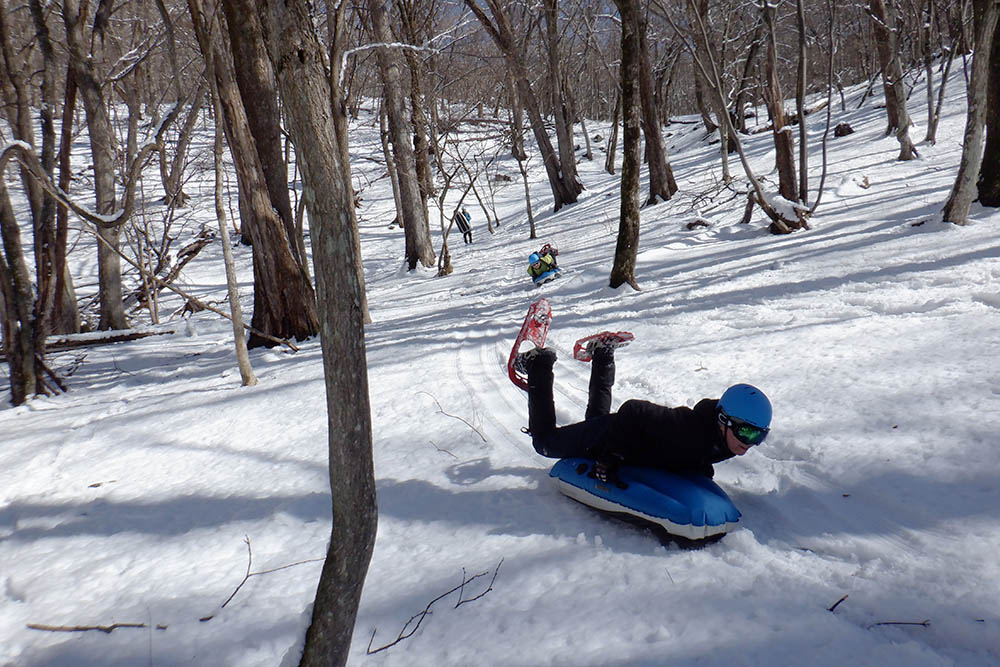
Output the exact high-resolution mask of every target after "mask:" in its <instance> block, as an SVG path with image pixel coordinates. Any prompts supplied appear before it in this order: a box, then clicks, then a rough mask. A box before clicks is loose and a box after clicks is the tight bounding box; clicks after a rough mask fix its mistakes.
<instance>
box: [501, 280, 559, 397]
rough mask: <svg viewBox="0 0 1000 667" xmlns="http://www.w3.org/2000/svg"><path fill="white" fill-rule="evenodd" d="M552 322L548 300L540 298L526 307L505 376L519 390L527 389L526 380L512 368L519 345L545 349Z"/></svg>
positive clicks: (525, 377) (523, 375) (524, 376)
mask: <svg viewBox="0 0 1000 667" xmlns="http://www.w3.org/2000/svg"><path fill="white" fill-rule="evenodd" d="M551 321H552V307H551V306H550V305H549V300H548V299H546V298H544V297H543V298H541V299H539V300H538V301H535V302H534V303H533V304H531V306H529V307H528V314H527V315H525V317H524V323H523V324H522V325H521V331H520V332H519V333H518V334H517V338H516V339H515V340H514V347H513V348H511V351H510V357H509V358H508V359H507V375H509V376H510V381H511V382H513V383H514V384H515V385H517V386H518V387H520V388H521V389H525V390H526V389H527V388H528V378H527V375H525V374H524V373H521V372H518V371H517V370H516V369H515V368H514V360H515V359H517V355H518V353H519V352H520V351H521V350H520V347H521V343H523V342H524V341H526V340H527V341H531V342H532V343H534V344H535V347H545V337H546V336H547V335H548V333H549V323H550V322H551Z"/></svg>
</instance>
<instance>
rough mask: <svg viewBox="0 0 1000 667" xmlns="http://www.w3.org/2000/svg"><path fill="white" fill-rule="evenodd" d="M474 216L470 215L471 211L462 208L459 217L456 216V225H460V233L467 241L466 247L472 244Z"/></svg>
mask: <svg viewBox="0 0 1000 667" xmlns="http://www.w3.org/2000/svg"><path fill="white" fill-rule="evenodd" d="M471 222H472V216H471V215H469V210H468V209H467V208H465V207H464V206H463V207H462V210H461V211H459V213H458V215H456V216H455V224H456V225H458V231H460V232H462V240H463V241H465V244H466V245H469V244H471V243H472V225H471V224H470V223H471Z"/></svg>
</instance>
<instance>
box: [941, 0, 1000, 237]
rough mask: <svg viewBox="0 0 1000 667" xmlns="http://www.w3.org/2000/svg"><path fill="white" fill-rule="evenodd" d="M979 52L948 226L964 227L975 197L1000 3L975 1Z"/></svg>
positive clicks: (947, 207)
mask: <svg viewBox="0 0 1000 667" xmlns="http://www.w3.org/2000/svg"><path fill="white" fill-rule="evenodd" d="M973 10H974V14H975V40H976V51H975V55H973V57H972V77H971V78H970V80H969V93H968V98H969V109H968V114H967V116H966V121H965V136H964V140H963V142H962V159H961V161H960V162H959V165H958V176H956V177H955V185H954V186H952V189H951V194H949V195H948V201H947V202H946V203H945V205H944V212H943V217H944V221H945V222H954V223H955V224H959V225H964V224H965V223H966V222H968V218H969V209H970V208H971V206H972V200H973V199H974V198H975V197H976V194H977V192H976V181H977V180H978V179H979V173H980V167H981V166H982V164H983V148H984V146H983V143H984V138H985V133H986V103H987V97H988V92H989V79H990V55H991V54H990V51H991V50H992V48H991V46H992V45H991V44H990V38H991V37H992V36H993V34H994V33H995V32H996V29H997V23H998V21H1000V0H975V2H974V3H973Z"/></svg>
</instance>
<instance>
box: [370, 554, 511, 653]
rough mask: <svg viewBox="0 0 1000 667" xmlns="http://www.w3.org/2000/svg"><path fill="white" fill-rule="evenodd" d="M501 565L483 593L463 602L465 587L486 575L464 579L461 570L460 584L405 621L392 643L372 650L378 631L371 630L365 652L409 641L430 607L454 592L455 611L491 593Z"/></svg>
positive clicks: (482, 573)
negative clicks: (456, 601) (455, 596)
mask: <svg viewBox="0 0 1000 667" xmlns="http://www.w3.org/2000/svg"><path fill="white" fill-rule="evenodd" d="M501 565H503V558H501V559H500V562H499V563H497V567H496V569H495V570H493V578H492V579H491V580H490V585H489V586H488V587H487V588H486V590H485V591H483V592H482V593H480V594H479V595H477V596H475V597H473V598H469V599H467V600H463V599H462V592H464V589H465V587H466V586H467V585H468V584H471V583H472V582H473V581H475V580H476V579H478V578H480V577H485V576H486V575H487V573H486V572H480V573H479V574H475V575H473V576H471V577H466V576H465V569H464V568H463V569H462V583H460V584H459V585H458V586H455V587H454V588H452V589H451V590H450V591H446V592H444V593H442V594H441V595H439V596H437V597H436V598H434V599H433V600H431V601H430V602H428V603H427V606H426V607H424V609H423V611H421V612H418V613H416V614H414V615H413V616H411V617H410V619H409V620H408V621H406V623H404V624H403V627H402V629H401V630H400V631H399V634H398V635H396V639H394V640H393V641H391V642H389V643H388V644H386V645H385V646H380V647H379V648H376V649H373V648H372V642H373V641H375V633H376V632H377V631H378V628H375V629H373V630H372V636H371V638H370V639H369V640H368V650H367V653H368V655H374V654H376V653H379V652H381V651H384V650H386V649H388V648H391V647H393V646H395V645H396V644H398V643H400V642H401V641H403V640H404V639H409V638H410V637H412V636H413V635H414V634H416V632H417V630H418V629H420V624H421V623H423V621H424V619H425V618H426V617H428V616H430V615H431V613H432V612H431V607H432V606H433V605H434V603H435V602H437V601H439V600H441V599H442V598H446V597H448V596H449V595H451V594H452V593H454V592H455V591H460V592H459V594H458V603H457V604H456V605H455V607H454V608H455V609H457V608H458V607H459V606H460V605H463V604H465V603H466V602H472V601H474V600H478V599H479V598H481V597H483V596H484V595H486V594H487V593H489V592H490V591H492V590H493V582H495V581H496V579H497V573H499V572H500V566H501ZM414 621H416V623H415V624H414V623H413V622H414ZM411 624H413V627H412V628H411V627H410V625H411Z"/></svg>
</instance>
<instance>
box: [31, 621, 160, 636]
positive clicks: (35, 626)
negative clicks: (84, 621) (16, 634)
mask: <svg viewBox="0 0 1000 667" xmlns="http://www.w3.org/2000/svg"><path fill="white" fill-rule="evenodd" d="M28 627H29V628H31V629H32V630H44V631H45V632H87V631H88V630H99V631H101V632H103V633H105V634H109V635H110V634H111V633H112V632H114V631H115V630H117V629H118V628H148V627H149V626H148V625H146V624H145V623H112V624H111V625H44V624H41V623H28ZM156 629H157V630H166V629H167V626H165V625H157V626H156Z"/></svg>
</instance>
